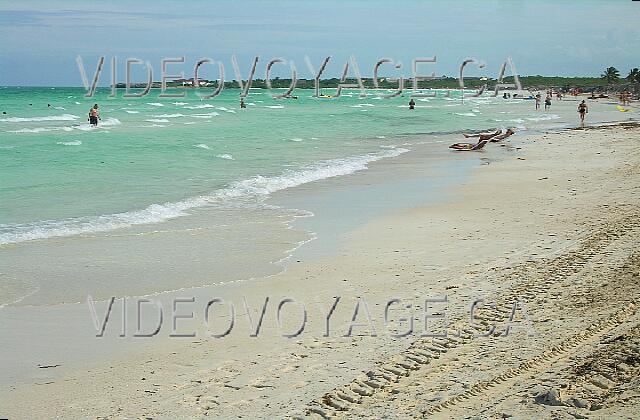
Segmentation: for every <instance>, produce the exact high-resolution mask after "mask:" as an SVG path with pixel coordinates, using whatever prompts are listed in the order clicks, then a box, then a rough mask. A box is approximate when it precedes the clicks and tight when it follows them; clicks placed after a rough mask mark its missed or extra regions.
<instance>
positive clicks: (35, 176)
mask: <svg viewBox="0 0 640 420" xmlns="http://www.w3.org/2000/svg"><path fill="white" fill-rule="evenodd" d="M158 93H159V91H156V90H152V91H151V93H150V94H149V95H148V96H146V97H144V98H135V99H134V98H123V97H122V96H121V93H120V95H119V96H118V97H116V98H110V97H109V94H110V90H108V89H102V90H98V92H97V93H96V95H95V97H94V98H85V97H84V96H83V95H84V91H83V90H82V89H81V88H17V87H4V88H0V111H2V112H6V114H4V113H3V114H2V115H0V197H2V198H1V199H0V252H2V251H3V249H2V248H4V249H5V258H7V259H8V258H9V257H7V253H9V254H11V252H14V253H15V252H16V248H15V247H16V246H21V245H24V246H25V247H27V248H20V250H21V252H22V253H18V255H13V254H12V255H10V256H11V258H12V261H13V262H12V264H11V267H10V269H9V271H10V272H11V273H10V276H9V277H10V281H8V282H7V281H6V280H5V283H3V285H1V286H0V287H3V288H4V290H3V292H4V293H5V295H6V296H8V297H7V298H6V300H5V301H4V302H0V304H6V303H7V302H14V301H18V300H20V299H22V297H24V296H25V295H27V294H29V293H32V292H33V291H34V290H40V289H42V287H44V286H43V285H42V284H37V283H38V281H41V280H37V279H39V278H40V277H42V273H43V272H45V271H47V270H50V269H51V266H52V265H49V266H47V268H46V270H45V269H44V268H43V269H42V270H40V271H37V272H30V274H28V275H27V274H26V272H27V271H28V270H30V269H31V268H32V266H33V261H34V258H35V257H34V255H33V252H31V255H29V254H30V253H29V252H28V250H29V248H28V246H32V247H33V248H31V249H39V250H40V254H39V255H40V256H43V255H47V256H51V255H55V252H54V251H52V250H51V249H50V248H41V247H43V246H45V247H46V246H47V241H48V240H51V239H56V240H60V239H64V238H74V237H82V236H83V235H84V236H86V235H95V234H105V235H118V233H119V232H123V231H126V230H127V229H132V228H136V229H138V230H139V231H138V232H137V234H143V233H147V234H150V233H152V232H158V231H160V230H162V229H159V228H158V226H167V227H169V226H176V224H178V225H180V228H181V229H199V228H200V227H201V226H200V225H198V224H197V223H195V222H194V221H195V220H199V219H198V217H203V214H204V213H206V212H209V213H211V212H213V213H215V214H217V216H216V217H215V218H214V220H215V225H216V226H218V227H220V228H221V229H222V227H224V228H225V230H224V232H223V233H220V234H219V236H215V235H214V234H213V233H211V235H213V236H215V241H216V243H218V244H219V246H220V248H222V249H226V248H229V249H233V251H234V252H242V251H243V250H244V251H248V250H251V249H254V248H256V249H261V250H263V251H264V250H266V249H268V248H269V245H268V244H267V243H264V244H261V243H260V241H259V240H258V236H261V235H262V236H264V235H266V234H265V233H264V232H263V233H258V231H257V230H255V229H254V228H248V227H247V226H248V225H250V224H252V223H254V224H255V223H262V224H269V223H270V222H274V223H276V222H278V223H280V222H283V221H284V222H287V221H290V220H291V218H293V217H297V216H300V215H304V214H302V213H300V212H298V213H295V214H294V213H291V212H286V211H285V210H283V212H282V213H278V212H277V211H276V212H275V213H274V212H273V211H272V210H273V209H271V208H269V211H264V210H265V209H266V208H267V207H264V200H265V199H266V198H268V197H269V196H270V195H271V194H273V193H274V192H276V191H281V190H284V189H287V188H291V187H295V186H298V185H302V184H306V183H310V182H314V181H319V180H322V179H326V178H330V177H337V176H344V175H348V174H351V173H353V172H356V171H362V170H366V168H367V165H368V164H370V163H371V162H374V161H378V160H381V159H385V158H391V157H395V156H399V155H401V154H405V153H411V150H412V147H413V146H414V145H416V144H418V143H430V142H435V141H436V140H435V139H436V138H437V137H436V136H438V135H441V134H443V133H458V132H463V131H470V130H484V129H491V128H495V127H502V128H505V127H516V128H517V130H518V131H520V132H523V131H525V132H526V130H539V129H544V128H548V127H563V126H575V125H576V123H577V113H576V111H575V108H576V106H577V102H575V101H571V100H564V101H561V102H560V101H554V103H553V106H552V109H551V110H549V111H535V110H534V109H533V108H534V105H533V101H528V100H504V99H502V98H501V97H500V96H498V97H492V96H490V95H485V96H482V97H479V98H465V99H464V101H463V100H462V99H461V97H460V92H459V91H455V92H452V93H451V94H450V96H449V97H446V95H445V93H446V91H436V94H437V97H435V98H419V99H418V100H417V101H416V102H417V107H416V109H415V110H414V111H409V110H408V109H407V105H406V103H407V102H408V99H409V98H408V96H404V97H396V98H393V99H382V98H380V97H378V96H377V95H376V93H375V92H370V95H369V96H368V97H366V98H361V97H359V91H349V90H347V91H346V93H345V94H343V96H341V97H340V98H333V99H319V98H313V97H312V94H313V92H312V91H308V90H296V92H295V93H294V94H296V95H297V96H298V99H295V100H294V99H288V100H276V99H273V98H272V97H271V94H272V92H270V91H267V90H260V89H252V90H251V91H250V95H249V97H248V98H247V100H246V103H247V108H246V109H240V107H239V101H238V94H239V91H238V90H233V89H229V90H225V91H223V92H222V94H221V95H220V96H218V97H216V98H213V99H210V100H206V101H203V100H201V99H200V98H199V97H197V96H196V95H195V93H194V92H193V91H187V92H186V97H184V98H159V97H158ZM324 93H333V92H332V91H331V90H328V89H327V90H325V92H324ZM383 93H386V92H383ZM94 103H98V104H99V106H100V114H101V117H102V120H101V122H100V124H99V125H98V127H97V128H92V127H89V125H88V122H87V113H88V110H89V108H90V107H91V106H92V105H93V104H94ZM48 105H50V106H48ZM629 114H632V113H626V114H622V113H620V112H618V111H617V110H616V109H615V106H614V104H607V103H598V104H593V105H591V112H590V114H589V119H590V121H591V122H595V121H614V120H623V119H624V120H626V119H628V118H630V117H631V118H633V117H634V115H629ZM442 147H443V148H446V145H442ZM451 159H456V154H455V153H453V154H452V155H451ZM261 206H262V207H261ZM256 209H258V210H256ZM302 210H304V209H302ZM203 212H204V213H203ZM189 218H191V219H189ZM263 219H264V220H263ZM188 220H191V221H192V222H188ZM207 220H208V222H207V223H208V224H209V225H210V224H213V222H211V220H212V219H211V218H209V219H207ZM276 224H277V223H276ZM276 224H272V225H270V227H269V229H268V231H269V235H275V236H277V235H279V234H282V232H283V229H284V228H275V227H274V226H276ZM186 225H189V226H186ZM145 226H149V229H147V230H145V229H146V228H145ZM152 226H153V229H152V228H151V227H152ZM207 227H208V228H209V227H211V226H208V225H207ZM221 232H222V230H221ZM234 232H235V233H234ZM238 238H240V239H238ZM210 239H211V238H210ZM211 240H213V239H211ZM305 240H308V238H301V237H293V236H292V237H291V238H289V239H287V240H284V241H282V242H281V243H279V246H282V247H285V248H291V247H292V246H297V245H296V244H299V243H301V242H304V241H305ZM167 243H170V242H167ZM167 243H165V244H164V245H162V246H165V247H166V246H169V247H170V245H167ZM209 243H211V241H210V242H209ZM29 244H33V245H29ZM127 246H128V245H127ZM39 247H40V248H39ZM98 247H99V246H98ZM114 247H115V245H114ZM156 248H158V245H157V244H156V245H153V246H150V247H149V248H147V251H144V252H148V249H156ZM185 248H188V245H186V244H185ZM43 249H44V250H43ZM25 250H27V251H25ZM78 252H82V250H81V249H80V250H78ZM96 252H97V251H96ZM140 252H143V251H140ZM185 252H187V251H185ZM265 252H266V251H265ZM281 254H282V253H274V254H269V256H268V258H267V259H268V260H273V259H277V258H276V257H278V258H282V257H283V255H281ZM167 255H170V253H168V254H167V253H165V254H163V255H162V256H158V258H165V257H167ZM225 255H227V254H224V253H222V254H220V253H219V254H216V258H219V259H220V260H223V259H225V258H227V257H225ZM227 256H228V255H227ZM52 258H53V257H52ZM66 258H69V257H68V254H66ZM114 258H115V257H114ZM119 258H121V259H122V258H126V256H125V255H121V256H120V257H119ZM203 258H204V256H203ZM265 258H266V257H265ZM60 259H61V260H62V259H63V257H60ZM15 261H17V262H15ZM14 262H15V263H14ZM271 262H273V261H271ZM255 264H256V265H258V263H257V262H256V263H255ZM60 265H64V264H60ZM187 269H188V268H187V267H185V270H187ZM54 271H55V270H54ZM47 272H49V271H47ZM74 273H75V271H74V268H73V267H71V268H68V269H67V270H66V271H65V270H63V269H62V268H60V270H59V273H58V274H57V275H58V276H59V282H58V283H56V282H53V283H55V284H56V287H63V285H65V284H67V285H68V283H69V282H70V281H71V280H69V278H70V277H73V276H74ZM55 275H56V274H55V273H54V274H52V276H55ZM88 275H90V276H91V275H94V274H91V273H89V274H88ZM109 275H111V276H113V272H110V273H109ZM246 276H249V273H245V272H238V273H235V274H234V278H236V277H237V278H240V277H246ZM173 277H174V278H177V277H176V276H175V275H174V276H173ZM178 277H179V278H178V280H175V281H168V280H167V282H166V284H164V283H163V284H162V285H161V286H158V285H157V284H156V285H155V286H154V281H156V282H157V279H156V280H154V281H151V280H149V281H148V282H146V283H145V282H142V283H141V284H144V287H142V286H141V287H140V288H139V289H135V290H130V289H127V290H125V289H124V288H123V289H122V290H120V291H118V292H119V293H129V292H130V293H148V292H152V291H154V290H167V289H171V288H177V287H181V286H185V285H186V286H189V285H199V284H201V283H202V282H203V281H202V280H199V279H198V280H192V281H191V282H190V281H189V280H188V279H187V278H186V277H180V276H178ZM5 279H6V277H5ZM34 279H35V280H34ZM103 281H105V282H106V281H107V279H106V278H105V279H103ZM122 282H126V273H125V272H123V273H122ZM9 283H10V284H11V286H10V287H9V286H6V284H9ZM53 283H52V284H53ZM161 283H162V282H161ZM7 287H9V289H7ZM51 287H52V288H53V286H51ZM71 289H73V288H71ZM77 290H78V293H77V297H78V298H79V297H80V296H82V294H83V293H86V292H87V290H85V289H77ZM89 291H91V290H89ZM109 292H110V293H111V292H113V290H110V291H109ZM65 293H66V292H65ZM98 295H100V294H99V293H98ZM106 295H108V294H107V292H105V296H106ZM61 296H62V295H61ZM61 296H59V297H57V298H56V299H54V300H53V301H62V300H63V299H62V297H61Z"/></svg>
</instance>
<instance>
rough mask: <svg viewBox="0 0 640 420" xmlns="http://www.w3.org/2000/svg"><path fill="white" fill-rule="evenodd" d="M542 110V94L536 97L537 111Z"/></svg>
mask: <svg viewBox="0 0 640 420" xmlns="http://www.w3.org/2000/svg"><path fill="white" fill-rule="evenodd" d="M539 109H540V94H539V93H538V94H537V95H536V111H537V110H539Z"/></svg>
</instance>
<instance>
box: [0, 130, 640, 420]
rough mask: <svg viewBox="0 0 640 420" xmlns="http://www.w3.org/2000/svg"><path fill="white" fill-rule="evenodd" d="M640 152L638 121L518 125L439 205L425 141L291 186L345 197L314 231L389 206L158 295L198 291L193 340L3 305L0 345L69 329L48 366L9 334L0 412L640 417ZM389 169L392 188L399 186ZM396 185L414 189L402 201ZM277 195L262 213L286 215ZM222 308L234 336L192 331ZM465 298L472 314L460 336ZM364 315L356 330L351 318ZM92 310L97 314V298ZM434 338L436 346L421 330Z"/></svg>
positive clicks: (60, 309) (217, 323)
mask: <svg viewBox="0 0 640 420" xmlns="http://www.w3.org/2000/svg"><path fill="white" fill-rule="evenodd" d="M458 137H460V136H457V137H455V141H459V138H458ZM444 140H446V141H447V142H448V141H449V140H451V138H449V137H444ZM447 144H448V143H446V142H445V143H441V145H442V148H443V149H444V148H446V145H447ZM639 144H640V127H638V125H636V124H633V123H628V124H622V125H612V126H601V127H589V128H588V129H585V130H580V129H577V130H573V129H569V130H561V131H555V132H551V131H549V132H545V133H539V134H530V133H526V132H525V133H519V135H517V136H514V137H513V138H511V139H509V141H503V142H501V143H491V144H489V145H488V146H487V147H486V148H485V149H484V150H483V151H480V152H453V151H451V152H450V153H458V156H457V157H458V158H459V159H460V160H469V161H471V162H474V165H473V168H472V169H471V171H472V173H471V176H470V177H468V178H464V179H462V180H461V181H460V182H459V183H457V184H454V185H448V186H447V187H446V193H444V194H440V195H438V199H437V200H435V201H433V202H430V200H429V197H426V194H428V191H426V190H422V191H421V190H420V178H421V176H423V175H424V174H425V171H428V165H427V163H429V162H431V163H433V161H430V159H433V155H432V154H431V152H430V150H431V149H429V148H427V147H426V146H425V148H424V149H420V148H417V149H416V150H414V152H415V153H412V154H410V155H400V156H398V157H395V158H392V159H387V160H383V161H380V162H375V163H373V164H371V165H370V169H369V170H367V171H364V172H358V173H355V174H352V175H349V176H346V177H341V178H332V179H326V180H322V181H319V182H316V183H310V184H305V185H302V186H300V187H296V188H298V189H299V190H298V191H297V193H298V194H304V193H305V190H308V191H309V193H310V194H311V193H313V194H314V195H319V194H320V193H321V192H322V191H323V189H325V190H331V191H341V193H340V194H335V195H331V194H327V195H325V196H324V198H323V200H324V201H322V202H319V203H317V209H315V212H316V218H317V220H316V221H315V222H313V223H322V217H323V213H322V209H323V208H325V209H327V210H331V211H340V208H341V207H342V206H344V208H345V210H344V212H345V214H346V213H348V212H349V211H351V212H352V213H353V212H354V210H353V208H354V207H353V206H350V204H349V202H348V199H349V197H350V196H351V197H357V194H358V191H362V190H363V189H366V188H381V190H380V191H381V192H380V193H379V195H378V198H379V199H381V200H383V201H392V202H393V201H394V200H395V201H397V203H395V205H394V206H391V205H389V206H388V208H385V209H382V210H380V211H371V212H369V213H367V214H365V213H362V214H361V215H358V214H357V213H356V214H355V215H350V217H351V216H352V217H353V219H354V220H356V222H354V223H352V224H351V225H350V226H339V227H336V228H335V229H334V231H332V234H331V235H332V236H331V237H332V238H333V239H331V240H330V241H328V242H325V243H324V244H323V243H322V241H323V238H321V237H320V238H319V239H318V245H317V246H316V245H314V244H313V243H311V244H309V245H310V247H309V248H308V249H305V247H304V246H303V247H302V248H300V249H299V250H298V251H297V252H294V253H293V256H292V257H291V259H290V260H289V261H288V262H287V270H286V271H284V272H282V273H279V274H275V275H273V276H271V277H268V278H262V279H254V280H250V281H246V282H236V283H229V284H224V285H219V286H216V287H208V288H196V289H186V290H183V291H179V292H175V293H173V294H168V295H165V296H160V297H157V298H158V299H161V300H163V302H164V308H165V319H164V320H165V324H170V323H171V318H170V313H169V311H170V308H171V306H170V304H168V303H167V302H169V301H170V300H169V299H170V298H175V297H176V296H178V297H179V296H183V297H185V296H186V297H189V296H191V297H194V302H193V303H191V304H189V303H187V304H183V305H184V306H182V307H183V308H185V310H184V313H189V312H190V311H191V310H193V311H194V313H195V315H194V320H192V321H190V320H188V319H187V320H185V319H181V320H180V327H179V330H180V331H182V332H188V331H193V332H195V337H169V332H168V328H170V326H166V327H165V326H163V328H162V330H161V331H160V334H158V336H156V337H154V338H131V337H130V336H129V337H128V338H126V339H120V342H119V341H118V340H119V338H118V334H119V332H120V330H119V325H120V324H119V322H120V321H121V318H120V309H119V306H118V302H116V303H115V306H114V307H115V308H116V309H114V314H113V319H112V320H110V324H108V327H107V329H106V335H107V336H108V337H107V338H97V337H95V330H94V329H93V325H91V318H90V316H89V310H88V306H87V305H86V304H85V303H81V304H77V305H71V304H70V305H58V306H57V307H52V308H50V307H42V308H10V307H9V308H5V310H7V312H5V314H9V315H8V316H7V318H5V320H6V322H5V323H4V326H3V327H2V334H3V335H4V336H5V337H8V336H11V337H18V336H20V334H29V332H30V331H32V330H30V329H29V328H30V327H29V326H28V325H26V324H25V322H24V321H21V320H20V319H19V318H20V317H21V316H23V315H24V314H25V313H26V312H21V311H28V310H30V311H32V312H31V314H33V318H32V320H33V323H34V324H38V322H40V324H38V325H39V326H40V328H42V329H43V330H42V331H41V333H42V337H48V336H47V334H53V333H52V332H51V331H54V329H49V331H45V330H46V329H47V328H46V327H42V326H43V325H44V326H46V325H49V324H50V325H53V324H54V323H55V324H56V325H60V324H66V325H67V327H68V328H73V327H74V326H81V327H78V328H77V329H76V332H75V333H69V338H65V340H67V341H66V344H65V341H64V340H62V342H61V343H56V344H55V345H53V339H52V337H51V336H49V341H50V342H51V343H52V347H51V348H50V351H49V352H48V353H47V349H46V347H45V348H42V346H40V345H38V346H35V345H34V346H33V348H32V349H31V350H29V349H26V348H24V347H20V340H19V339H16V340H15V341H12V343H13V345H14V347H5V349H4V350H3V351H2V352H3V353H2V358H3V359H4V361H3V366H5V363H6V365H7V366H14V364H12V363H10V362H9V360H12V359H15V358H17V357H18V356H17V354H16V353H11V352H20V354H22V355H23V357H20V359H21V360H26V361H27V362H24V363H23V365H24V366H22V365H20V364H19V363H17V364H15V366H14V368H15V371H12V372H8V373H7V374H11V375H14V376H15V377H16V378H19V379H16V380H15V381H10V383H6V384H5V385H3V387H2V388H1V390H0V401H1V403H0V415H1V416H2V417H8V418H11V419H33V418H99V419H112V418H113V419H115V418H208V417H212V418H298V417H302V418H304V417H342V418H417V417H426V418H443V419H445V418H514V419H515V418H518V419H530V418H567V419H572V418H603V419H604V418H638V416H640V358H639V357H638V355H639V354H640V347H639V346H640V333H639V332H640V310H639V309H640V308H638V306H637V305H638V304H639V303H638V298H639V297H640V290H639V289H638V279H639V277H638V276H639V274H640V271H639V267H640V264H639V263H640V254H639V247H638V245H639V242H638V238H639V237H640V177H639V176H638V175H639V174H640V152H639V149H638V145H639ZM451 158H452V156H447V159H451ZM399 172H400V173H402V176H398V173H399ZM390 174H395V175H396V176H398V177H397V182H404V183H405V184H403V188H400V187H398V188H395V187H394V184H393V182H392V181H391V178H392V177H390ZM394 182H395V181H394ZM407 185H411V186H412V188H413V189H412V188H409V189H407V188H405V187H407ZM376 186H378V187H376ZM414 187H415V188H414ZM372 191H376V190H372ZM403 191H404V192H405V194H409V195H410V196H411V197H414V198H415V194H419V193H422V194H425V196H424V197H421V198H419V199H418V200H417V201H415V202H412V200H407V197H404V196H402V194H403ZM406 191H410V193H406ZM288 194H290V193H289V192H288V191H286V192H283V193H282V194H279V195H276V196H275V197H274V198H273V200H274V202H287V200H291V197H290V196H288ZM320 195H321V194H320ZM353 199H354V200H356V199H359V198H353ZM403 200H404V201H403ZM402 203H409V204H407V205H403V204H402ZM417 203H420V204H417ZM425 203H427V204H425ZM349 209H351V210H349ZM345 217H346V216H345ZM350 220H351V219H350ZM299 223H311V221H306V220H305V219H300V221H299ZM294 226H295V224H294ZM191 234H194V235H195V233H191ZM131 240H132V241H133V240H135V239H131ZM445 296H446V303H444V302H439V303H438V302H431V303H429V304H428V308H427V311H428V313H429V314H430V315H431V316H437V315H446V319H432V318H430V319H429V320H428V324H427V326H426V327H425V322H424V310H425V300H426V299H432V300H437V299H441V300H442V299H443V297H445ZM216 297H218V298H223V299H224V301H225V302H227V303H228V302H233V303H234V305H235V308H236V314H235V315H236V316H235V325H234V327H233V329H232V331H231V332H230V334H228V335H227V336H225V337H223V338H213V337H211V336H210V334H211V333H212V332H216V333H219V332H221V331H224V330H225V329H226V328H227V326H228V324H227V321H228V320H229V316H227V315H223V314H226V313H227V311H228V307H223V305H219V307H217V309H215V313H214V310H212V313H213V315H212V319H214V322H212V323H211V325H210V326H209V327H210V328H208V329H207V328H205V326H204V325H203V322H202V321H203V309H204V308H205V306H206V302H207V301H208V300H210V299H213V298H216ZM243 297H246V299H247V302H248V303H249V306H250V308H251V309H250V312H251V317H248V316H247V311H246V309H245V307H244V303H243V302H244V300H243ZM266 297H269V298H270V300H269V302H268V304H267V309H266V312H265V316H264V320H263V323H262V325H261V330H260V333H259V334H258V336H257V337H251V336H250V332H251V324H250V322H253V323H254V324H255V323H256V320H257V319H258V317H259V308H260V307H261V306H262V304H264V300H265V298H266ZM286 297H290V298H294V299H295V300H296V301H297V302H302V303H304V304H305V306H306V309H307V311H308V316H307V322H306V324H305V328H304V331H303V332H302V333H301V334H300V335H299V336H297V337H294V338H286V337H283V334H286V333H290V332H293V331H296V330H297V329H298V327H299V326H300V323H301V311H300V305H296V304H295V303H290V304H287V305H286V307H285V310H283V314H284V319H283V320H282V321H283V322H282V325H281V327H279V326H278V323H277V320H276V316H275V315H276V310H277V306H278V302H280V300H281V299H282V298H286ZM336 297H340V300H339V301H338V303H337V304H336V306H335V311H334V312H332V315H331V317H330V322H329V334H328V335H329V336H328V337H325V336H324V335H325V333H326V332H327V331H326V327H327V326H326V316H327V313H328V312H329V310H330V308H331V306H332V305H333V304H334V303H335V302H336ZM394 298H397V299H400V301H399V302H398V301H396V303H394V304H392V305H391V309H390V311H389V315H390V316H389V319H388V321H389V322H388V325H387V326H386V325H385V323H384V314H385V306H386V305H387V303H388V302H389V301H391V300H392V299H394ZM363 299H364V301H366V304H367V309H368V311H369V312H370V315H371V319H372V320H373V327H374V328H375V336H374V333H373V331H372V326H371V324H369V323H368V322H366V320H365V317H364V316H363V306H362V305H363V303H362V302H363ZM474 301H480V302H481V303H479V304H478V305H477V306H476V311H475V321H474V322H473V323H472V322H471V321H470V319H469V312H470V308H471V306H472V304H473V302H474ZM358 302H360V307H359V309H360V312H359V315H358V317H357V323H358V324H360V325H351V324H352V322H351V321H352V316H353V314H354V309H355V307H356V305H357V303H358ZM518 302H519V304H518ZM492 303H493V304H495V309H494V308H492V306H491V304H492ZM514 304H515V305H516V306H515V310H514V317H513V320H512V322H511V324H509V317H510V316H511V314H512V310H513V309H514ZM181 305H182V304H181ZM407 305H411V308H410V309H408V308H407ZM97 306H98V311H97V312H98V313H99V314H100V315H102V314H103V313H104V310H105V307H106V304H105V302H102V303H99V304H98V305H97ZM249 318H251V319H249ZM402 318H414V322H413V332H411V333H409V334H407V335H406V336H404V337H398V336H397V335H401V334H400V333H401V332H403V331H404V332H406V331H407V330H408V327H409V322H408V321H407V320H406V319H405V320H404V321H402ZM527 319H528V321H529V322H527ZM47 322H49V324H47ZM130 322H133V320H131V319H130ZM509 325H510V329H509V330H508V333H507V334H505V332H506V331H507V326H509ZM350 326H351V327H352V331H351V332H352V334H351V336H345V335H348V333H349V330H350ZM492 327H495V328H492ZM31 328H35V327H34V326H31ZM21 329H22V330H21ZM427 330H429V331H431V332H436V333H444V332H445V331H446V332H447V333H448V336H447V337H440V338H432V337H423V336H422V334H423V333H425V331H427ZM487 332H489V334H485V333H487ZM56 334H57V333H56ZM483 335H486V336H483ZM83 340H84V341H83ZM101 340H102V341H101ZM85 343H86V345H85ZM128 344H131V345H130V346H129V345H128ZM65 349H67V350H65ZM82 349H85V350H84V351H83V350H82ZM101 349H102V350H101ZM111 350H113V351H111ZM65 353H66V354H65ZM92 355H93V356H95V357H92ZM65 357H66V359H65ZM16 360H17V359H16ZM67 360H70V361H73V360H76V361H78V360H82V361H83V362H82V363H77V364H75V365H74V364H73V363H71V362H70V363H67ZM38 364H40V366H37V365H38ZM11 369H13V368H9V370H11ZM25 369H26V370H25ZM29 369H31V370H29ZM25 371H27V372H31V373H29V374H25V373H24V372H25Z"/></svg>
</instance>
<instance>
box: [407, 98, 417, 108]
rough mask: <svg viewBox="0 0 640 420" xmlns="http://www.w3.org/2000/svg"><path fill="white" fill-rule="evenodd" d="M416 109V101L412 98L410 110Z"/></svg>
mask: <svg viewBox="0 0 640 420" xmlns="http://www.w3.org/2000/svg"><path fill="white" fill-rule="evenodd" d="M415 107H416V101H414V100H413V98H411V99H410V100H409V109H415Z"/></svg>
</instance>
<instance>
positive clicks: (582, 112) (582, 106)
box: [578, 100, 589, 126]
mask: <svg viewBox="0 0 640 420" xmlns="http://www.w3.org/2000/svg"><path fill="white" fill-rule="evenodd" d="M588 112H589V107H588V106H587V104H586V103H585V101H584V100H582V102H580V105H578V114H580V125H582V126H584V117H585V115H586V114H587V113H588Z"/></svg>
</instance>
